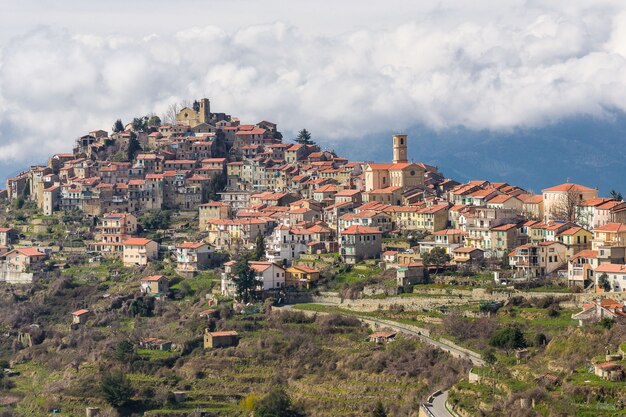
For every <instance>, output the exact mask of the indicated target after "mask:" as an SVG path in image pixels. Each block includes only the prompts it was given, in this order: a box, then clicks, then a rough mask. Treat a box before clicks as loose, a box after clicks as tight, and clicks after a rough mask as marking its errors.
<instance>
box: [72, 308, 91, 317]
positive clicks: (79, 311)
mask: <svg viewBox="0 0 626 417" xmlns="http://www.w3.org/2000/svg"><path fill="white" fill-rule="evenodd" d="M87 313H89V310H87V309H82V310H76V311H74V312H73V313H72V315H73V316H82V315H83V314H87Z"/></svg>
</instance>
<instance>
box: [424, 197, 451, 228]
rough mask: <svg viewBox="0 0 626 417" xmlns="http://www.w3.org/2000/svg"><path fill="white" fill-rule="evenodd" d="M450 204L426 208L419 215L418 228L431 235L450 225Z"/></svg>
mask: <svg viewBox="0 0 626 417" xmlns="http://www.w3.org/2000/svg"><path fill="white" fill-rule="evenodd" d="M448 209H449V207H448V204H437V205H434V206H430V207H426V208H423V209H421V210H420V211H418V213H417V228H418V229H420V230H426V231H428V232H430V233H433V232H438V231H439V230H443V229H445V228H446V227H447V225H448Z"/></svg>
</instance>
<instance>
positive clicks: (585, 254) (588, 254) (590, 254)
mask: <svg viewBox="0 0 626 417" xmlns="http://www.w3.org/2000/svg"><path fill="white" fill-rule="evenodd" d="M598 255H599V252H598V251H597V250H591V249H585V250H581V251H580V252H578V253H577V254H575V255H574V256H572V257H571V258H570V260H572V259H576V258H597V257H598Z"/></svg>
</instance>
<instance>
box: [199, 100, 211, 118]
mask: <svg viewBox="0 0 626 417" xmlns="http://www.w3.org/2000/svg"><path fill="white" fill-rule="evenodd" d="M198 119H199V122H200V123H209V121H210V120H211V102H210V101H209V99H208V98H203V99H200V111H199V112H198Z"/></svg>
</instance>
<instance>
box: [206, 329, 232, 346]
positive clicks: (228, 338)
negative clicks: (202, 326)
mask: <svg viewBox="0 0 626 417" xmlns="http://www.w3.org/2000/svg"><path fill="white" fill-rule="evenodd" d="M238 344H239V334H238V333H237V332H235V331H232V330H229V331H222V332H210V331H209V329H206V330H205V331H204V348H205V349H215V348H221V347H230V346H237V345H238Z"/></svg>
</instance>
